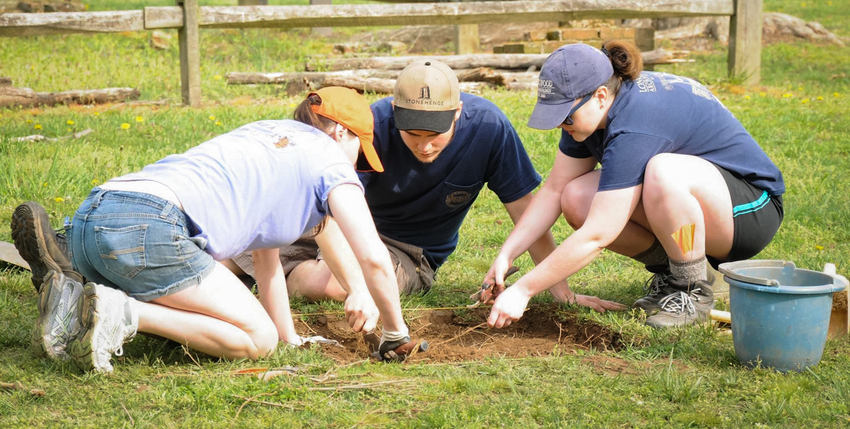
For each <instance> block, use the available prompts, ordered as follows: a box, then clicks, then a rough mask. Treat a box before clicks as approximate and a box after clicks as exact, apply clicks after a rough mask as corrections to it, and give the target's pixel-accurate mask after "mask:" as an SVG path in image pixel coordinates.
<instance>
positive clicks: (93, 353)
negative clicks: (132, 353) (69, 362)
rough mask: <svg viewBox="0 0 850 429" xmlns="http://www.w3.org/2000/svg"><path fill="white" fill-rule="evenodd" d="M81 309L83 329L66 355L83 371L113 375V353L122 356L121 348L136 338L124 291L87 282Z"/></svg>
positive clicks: (135, 322)
mask: <svg viewBox="0 0 850 429" xmlns="http://www.w3.org/2000/svg"><path fill="white" fill-rule="evenodd" d="M83 292H84V294H85V297H84V300H83V304H82V306H81V308H80V313H81V317H82V325H83V330H82V332H80V335H78V336H77V337H76V338H74V340H73V341H72V342H71V344H70V347H69V351H68V354H69V355H70V356H71V359H73V360H74V363H76V364H77V366H78V367H80V369H82V370H83V371H95V372H99V373H109V372H112V363H111V362H110V361H111V360H112V354H113V353H115V355H116V356H121V355H123V354H124V349H123V348H122V345H123V344H124V343H126V342H128V341H130V340H132V339H133V337H134V336H136V331H137V330H138V328H139V318H138V315H135V314H133V311H132V308H131V305H130V299H131V298H129V297H127V294H125V293H124V292H122V291H120V290H117V289H112V288H110V287H106V286H103V285H99V284H95V283H86V285H85V286H84V287H83Z"/></svg>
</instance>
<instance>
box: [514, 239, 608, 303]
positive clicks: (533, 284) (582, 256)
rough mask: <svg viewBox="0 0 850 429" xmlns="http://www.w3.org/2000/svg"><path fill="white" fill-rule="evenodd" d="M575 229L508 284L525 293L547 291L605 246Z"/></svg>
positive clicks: (573, 272) (534, 293)
mask: <svg viewBox="0 0 850 429" xmlns="http://www.w3.org/2000/svg"><path fill="white" fill-rule="evenodd" d="M582 232H583V231H581V230H579V231H576V232H575V233H574V234H573V235H571V236H570V237H569V238H567V240H565V241H564V242H563V243H561V245H560V246H558V247H557V248H556V249H555V250H554V251H553V252H552V253H551V254H550V255H549V256H548V257H547V258H546V259H544V260H543V261H542V262H540V263H539V264H537V266H536V267H535V268H534V269H533V270H531V271H530V272H529V273H528V274H526V275H524V276H523V277H522V278H521V279H520V280H519V281H517V282H516V283H515V284H514V285H513V286H512V287H516V288H519V289H520V290H522V291H523V293H525V294H527V295H528V296H534V295H537V294H538V293H540V292H542V291H544V290H548V289H549V288H551V287H553V286H555V285H556V284H558V283H559V282H562V281H566V279H567V278H568V277H569V276H571V275H573V274H575V273H576V272H578V270H580V269H581V268H583V267H585V266H586V265H587V264H589V263H590V262H591V261H593V259H594V258H596V256H597V255H599V253H600V252H601V251H602V249H603V248H604V247H605V246H604V244H603V242H602V241H600V240H599V239H595V238H593V237H589V236H588V235H589V234H582Z"/></svg>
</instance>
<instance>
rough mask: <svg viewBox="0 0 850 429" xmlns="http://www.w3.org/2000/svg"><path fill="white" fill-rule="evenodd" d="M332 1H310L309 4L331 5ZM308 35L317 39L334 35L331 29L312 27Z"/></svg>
mask: <svg viewBox="0 0 850 429" xmlns="http://www.w3.org/2000/svg"><path fill="white" fill-rule="evenodd" d="M332 3H333V1H332V0H310V4H311V5H314V4H332ZM310 34H312V35H314V36H318V37H331V36H333V34H334V29H333V27H313V28H312V29H311V30H310Z"/></svg>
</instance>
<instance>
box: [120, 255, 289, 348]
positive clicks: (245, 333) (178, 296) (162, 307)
mask: <svg viewBox="0 0 850 429" xmlns="http://www.w3.org/2000/svg"><path fill="white" fill-rule="evenodd" d="M131 302H132V303H133V305H134V310H135V311H136V312H137V314H138V315H139V331H141V332H148V333H151V334H155V335H160V336H163V337H165V338H169V339H172V340H174V341H177V342H179V343H181V344H185V345H187V346H188V347H191V348H193V349H195V350H198V351H200V352H203V353H206V354H209V355H212V356H217V357H224V358H228V359H238V358H245V357H247V358H250V359H257V358H259V357H262V356H266V355H268V354H269V353H271V352H272V351H274V349H275V347H276V346H277V342H278V333H277V329H276V328H275V325H274V323H273V322H272V320H271V318H270V317H269V316H268V314H267V313H266V311H265V309H264V308H263V306H262V305H261V304H260V302H259V301H258V300H257V299H256V298H255V297H254V295H253V294H252V293H251V292H250V291H249V290H248V289H246V288H245V286H244V285H243V284H242V282H241V281H239V279H238V278H236V276H235V275H233V274H232V273H231V272H230V271H228V270H227V268H225V267H224V265H222V264H219V263H217V264H216V268H215V269H214V270H213V272H212V274H210V275H209V276H208V277H207V278H206V279H204V281H203V282H202V283H201V284H200V285H198V286H193V287H190V288H188V289H184V290H182V291H180V292H177V293H175V294H172V295H168V296H164V297H162V298H157V299H155V300H153V301H151V302H140V301H135V300H131Z"/></svg>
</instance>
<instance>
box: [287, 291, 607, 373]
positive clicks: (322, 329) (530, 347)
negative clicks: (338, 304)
mask: <svg viewBox="0 0 850 429" xmlns="http://www.w3.org/2000/svg"><path fill="white" fill-rule="evenodd" d="M489 311H490V309H489V308H476V309H469V310H466V309H462V310H428V311H420V312H416V313H415V315H414V316H413V317H411V316H410V315H408V319H409V320H408V326H409V327H410V331H411V332H412V333H413V337H414V338H416V339H426V340H428V342H429V343H430V348H429V350H428V351H427V352H425V353H417V354H415V355H413V356H411V357H410V359H409V361H411V362H462V361H472V360H481V359H484V358H487V357H491V356H492V357H526V356H549V355H551V354H553V353H556V352H557V353H564V352H569V351H571V350H575V349H588V348H594V349H597V350H612V349H613V350H616V349H619V348H620V347H621V344H620V335H619V334H618V333H615V332H611V331H610V330H609V329H607V328H605V327H604V326H601V325H599V324H597V323H594V322H590V321H579V320H578V319H577V317H576V315H575V314H572V313H568V312H564V310H563V309H561V308H559V307H558V306H557V305H547V306H535V307H532V308H529V309H528V310H527V311H526V312H525V315H524V316H523V317H522V319H520V320H519V321H518V322H516V323H513V324H512V325H510V326H509V327H507V328H502V329H490V328H488V327H487V324H486V322H485V321H486V320H487V315H488V314H489ZM296 329H297V330H298V331H299V332H302V333H303V332H309V333H310V334H309V335H321V336H323V337H325V338H329V339H334V340H337V341H339V343H340V344H341V347H339V346H329V345H323V346H322V350H323V352H324V353H325V354H326V355H328V356H330V357H331V358H333V359H334V360H336V361H338V362H339V363H343V364H344V363H351V362H356V361H360V360H364V359H369V358H370V357H371V355H370V353H369V349H368V346H367V345H366V342H365V341H364V340H363V338H362V336H361V335H360V334H357V333H354V332H352V331H351V328H349V327H348V324H347V323H346V322H345V320H344V318H343V317H342V315H322V316H316V317H311V318H309V320H308V321H307V322H299V324H298V325H297V326H296Z"/></svg>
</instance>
